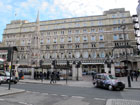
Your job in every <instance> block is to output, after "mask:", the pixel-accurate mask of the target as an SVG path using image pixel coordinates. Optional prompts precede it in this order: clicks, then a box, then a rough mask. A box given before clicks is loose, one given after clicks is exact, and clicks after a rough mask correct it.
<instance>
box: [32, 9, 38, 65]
mask: <svg viewBox="0 0 140 105" xmlns="http://www.w3.org/2000/svg"><path fill="white" fill-rule="evenodd" d="M34 29H35V32H34V34H33V35H32V40H31V45H30V50H31V51H30V54H31V65H36V66H39V61H40V20H39V11H38V14H37V19H36V23H35V28H34Z"/></svg>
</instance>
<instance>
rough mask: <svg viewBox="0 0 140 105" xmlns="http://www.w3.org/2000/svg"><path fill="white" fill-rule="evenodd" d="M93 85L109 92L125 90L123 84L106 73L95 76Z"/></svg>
mask: <svg viewBox="0 0 140 105" xmlns="http://www.w3.org/2000/svg"><path fill="white" fill-rule="evenodd" d="M93 84H94V86H95V87H102V88H107V89H109V90H123V89H124V88H125V83H124V82H122V81H120V80H118V79H117V78H116V77H115V76H113V75H111V74H106V73H101V74H96V75H95V79H94V81H93Z"/></svg>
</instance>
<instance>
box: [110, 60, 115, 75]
mask: <svg viewBox="0 0 140 105" xmlns="http://www.w3.org/2000/svg"><path fill="white" fill-rule="evenodd" d="M111 74H112V75H114V76H115V66H114V64H113V63H111Z"/></svg>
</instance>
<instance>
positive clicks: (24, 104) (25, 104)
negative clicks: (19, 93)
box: [18, 102, 28, 105]
mask: <svg viewBox="0 0 140 105" xmlns="http://www.w3.org/2000/svg"><path fill="white" fill-rule="evenodd" d="M18 103H20V104H23V105H28V104H27V103H25V102H18Z"/></svg>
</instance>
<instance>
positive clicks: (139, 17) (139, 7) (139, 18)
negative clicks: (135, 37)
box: [137, 0, 140, 28]
mask: <svg viewBox="0 0 140 105" xmlns="http://www.w3.org/2000/svg"><path fill="white" fill-rule="evenodd" d="M138 3H139V4H138V6H137V15H138V21H139V28H140V0H138Z"/></svg>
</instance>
